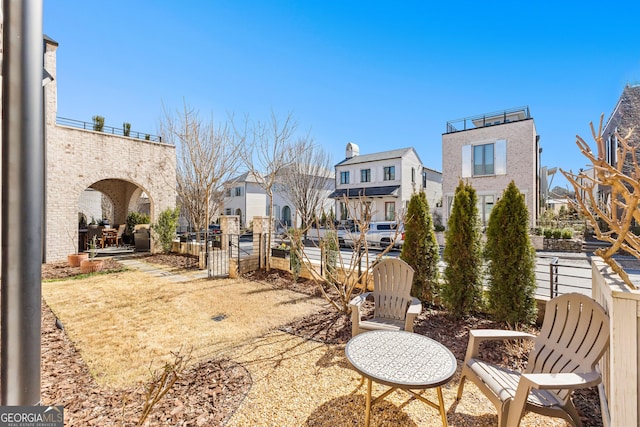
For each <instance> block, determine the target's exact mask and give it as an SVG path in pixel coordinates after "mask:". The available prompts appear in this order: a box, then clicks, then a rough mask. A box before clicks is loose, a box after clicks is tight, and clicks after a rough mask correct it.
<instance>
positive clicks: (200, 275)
mask: <svg viewBox="0 0 640 427" xmlns="http://www.w3.org/2000/svg"><path fill="white" fill-rule="evenodd" d="M118 262H119V263H120V264H122V265H124V266H125V267H127V268H130V269H132V270H139V271H144V272H145V273H149V274H150V275H152V276H155V277H164V278H165V279H167V280H169V281H171V282H174V283H182V282H188V281H191V280H197V279H206V278H207V270H195V271H189V272H186V273H185V272H180V273H177V272H175V271H171V270H165V269H162V268H160V267H158V266H155V265H151V264H148V263H146V262H143V261H140V260H139V259H136V258H120V259H118Z"/></svg>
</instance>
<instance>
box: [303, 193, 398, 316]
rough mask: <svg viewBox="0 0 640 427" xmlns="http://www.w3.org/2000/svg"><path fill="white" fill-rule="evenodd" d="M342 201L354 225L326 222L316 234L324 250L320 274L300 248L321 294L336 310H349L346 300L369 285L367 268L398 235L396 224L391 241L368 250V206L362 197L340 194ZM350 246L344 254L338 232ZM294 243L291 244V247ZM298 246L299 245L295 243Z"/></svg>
mask: <svg viewBox="0 0 640 427" xmlns="http://www.w3.org/2000/svg"><path fill="white" fill-rule="evenodd" d="M343 202H344V204H345V207H346V209H347V210H348V216H349V217H350V218H352V221H353V228H350V229H347V230H338V229H337V228H336V226H335V224H334V223H333V222H329V224H328V225H327V232H326V233H325V235H324V236H323V237H322V239H321V238H320V236H319V231H318V230H316V231H317V232H318V235H317V236H316V237H317V239H318V241H319V242H320V243H319V246H320V250H321V253H322V254H323V260H322V261H321V262H322V263H323V265H324V269H323V273H322V274H320V272H319V271H318V269H317V268H316V267H317V266H316V265H314V261H313V260H311V259H310V258H309V256H308V254H307V253H306V252H305V251H303V250H300V251H299V253H298V254H296V255H297V256H299V257H300V259H301V260H302V263H303V264H304V265H305V267H306V269H307V271H309V273H310V274H311V276H312V278H313V280H314V281H315V282H316V283H317V284H318V285H319V288H320V291H321V293H322V296H323V297H324V298H325V299H326V300H327V301H328V302H329V303H330V304H331V306H333V307H334V308H335V309H336V310H338V311H341V312H343V313H349V312H350V310H351V307H350V306H349V302H350V301H351V299H352V298H353V297H354V296H356V295H357V294H359V293H362V292H364V291H366V289H367V286H368V285H369V268H371V267H373V266H374V265H375V264H376V263H378V262H379V261H380V260H381V259H382V258H383V257H384V256H385V255H387V253H388V252H389V251H390V250H391V249H392V247H393V243H394V242H395V241H396V239H397V238H398V235H399V229H398V228H396V230H395V233H394V236H393V237H392V242H391V244H390V245H388V246H387V247H386V248H384V249H383V250H382V251H381V252H370V251H369V243H368V242H367V232H368V231H369V226H370V224H371V215H372V214H373V212H371V207H370V205H369V203H367V200H366V199H365V198H364V197H358V198H355V199H352V200H349V199H348V198H347V197H346V196H343ZM340 235H342V239H343V240H344V241H345V242H349V243H348V245H349V246H351V248H352V255H351V256H344V254H343V253H342V251H340V249H339V240H340V239H339V236H340ZM293 246H294V245H292V247H293ZM296 246H298V247H300V245H296Z"/></svg>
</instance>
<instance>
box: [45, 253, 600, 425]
mask: <svg viewBox="0 0 640 427" xmlns="http://www.w3.org/2000/svg"><path fill="white" fill-rule="evenodd" d="M142 260H143V261H146V262H150V263H154V264H163V265H168V266H171V267H176V268H185V269H192V268H196V265H197V260H195V258H191V257H186V256H182V255H151V256H148V257H145V258H142ZM121 268H122V267H121V265H120V264H119V263H118V262H117V261H113V260H110V261H108V262H107V263H106V265H105V270H106V271H109V270H111V271H114V270H119V269H121ZM77 274H79V268H75V269H73V268H70V267H65V266H63V265H62V264H59V265H57V264H48V265H44V266H43V269H42V277H43V279H62V278H68V277H71V276H74V275H77ZM247 278H250V279H251V280H256V281H259V282H263V283H265V284H268V285H269V286H273V287H276V288H287V289H290V290H294V291H296V292H302V293H305V294H307V295H318V290H317V288H316V286H315V285H314V284H313V283H311V282H308V281H299V282H294V281H293V280H292V277H291V276H290V275H289V274H287V273H283V272H279V271H275V270H272V272H271V273H269V274H266V273H265V272H264V271H259V272H254V273H252V274H249V275H247ZM501 326H502V325H496V324H494V323H493V322H492V321H490V320H489V319H487V318H484V317H469V318H466V319H464V320H462V321H455V320H452V319H451V318H450V317H448V316H447V314H446V312H444V311H442V310H439V309H437V308H433V307H425V309H424V310H423V311H422V313H421V315H420V316H419V317H418V319H417V321H416V324H415V330H414V331H415V332H416V333H419V334H423V335H425V336H428V337H431V338H433V339H436V340H437V341H439V342H441V343H442V344H443V345H445V346H446V347H448V348H449V349H450V350H451V351H452V352H453V354H454V355H455V356H456V358H457V360H458V362H459V363H462V361H463V360H464V353H465V351H466V347H467V340H468V331H469V330H470V329H475V328H491V327H501ZM280 329H281V330H282V331H284V332H286V333H289V334H292V335H296V336H299V337H302V338H305V339H308V340H314V341H318V342H323V343H331V344H344V343H346V342H347V341H348V340H349V339H350V338H351V322H350V319H349V317H348V316H347V315H345V314H341V313H337V312H336V311H333V310H326V311H323V312H320V313H318V314H316V315H312V316H308V317H306V318H303V319H301V320H299V321H296V322H293V323H291V324H288V325H283V326H282V327H281V328H280ZM483 357H485V358H488V359H490V360H493V361H495V362H498V363H502V364H504V365H506V366H509V367H512V368H522V366H524V365H525V364H526V353H525V351H523V350H521V349H518V348H517V347H515V346H509V347H505V346H503V345H499V344H493V345H491V346H487V347H485V348H484V349H483ZM251 385H252V379H251V376H250V375H249V374H248V372H247V370H246V369H245V368H244V367H243V366H241V365H239V364H237V363H235V362H233V361H231V360H209V361H206V362H203V363H201V364H199V365H197V366H194V367H192V368H190V369H188V370H187V371H186V372H184V374H183V375H182V376H181V377H180V378H179V379H178V381H177V382H176V383H175V384H174V386H173V387H172V389H171V390H170V391H169V393H168V394H167V395H166V396H165V397H164V398H163V399H162V400H160V401H159V402H158V403H157V404H156V405H155V407H154V409H153V411H152V413H151V415H150V416H149V418H148V425H175V426H186V425H207V426H208V425H214V426H216V425H224V424H225V423H226V421H228V420H229V418H230V417H231V416H232V415H233V413H234V412H235V411H236V409H237V408H238V407H239V405H240V404H241V403H242V401H243V399H244V397H245V396H246V395H247V393H248V391H249V389H250V388H251ZM144 393H145V391H144V387H143V386H140V387H136V388H130V389H126V390H110V389H104V388H100V387H99V386H98V385H97V384H96V382H95V380H94V379H93V378H92V377H91V375H90V373H89V370H88V368H87V365H86V364H85V363H84V361H83V360H82V357H81V355H80V354H79V352H78V351H77V350H76V348H75V347H74V345H73V342H71V341H70V340H69V339H68V338H67V337H66V334H65V333H64V330H60V329H57V328H56V326H55V317H54V316H53V314H52V313H51V311H50V310H49V308H48V307H47V306H46V304H44V302H43V306H42V402H43V403H44V404H56V405H64V407H65V425H68V426H87V425H99V426H103V425H134V424H135V422H136V420H137V419H138V417H139V415H140V410H141V402H142V401H143V400H144V399H143V396H144ZM574 401H575V403H576V406H577V407H578V410H579V411H580V413H581V415H582V421H583V423H584V425H585V426H601V425H602V421H601V414H600V402H599V397H598V394H597V390H596V389H590V390H586V391H582V392H580V393H577V394H576V395H575V398H574Z"/></svg>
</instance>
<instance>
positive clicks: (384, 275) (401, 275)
mask: <svg viewBox="0 0 640 427" xmlns="http://www.w3.org/2000/svg"><path fill="white" fill-rule="evenodd" d="M371 274H372V275H373V286H374V287H373V292H365V293H363V294H361V295H358V296H357V297H355V298H353V299H352V300H351V301H350V302H349V305H350V306H351V325H352V326H351V328H352V329H351V334H352V336H356V335H358V334H359V333H360V332H364V331H370V330H375V329H387V330H404V331H407V332H413V322H414V320H415V318H416V317H417V316H418V314H420V311H421V310H422V304H421V303H420V300H419V299H418V298H414V297H412V296H411V283H412V282H413V268H411V266H410V265H409V264H407V263H406V262H404V261H402V260H401V259H385V260H383V261H381V262H380V263H378V264H376V265H375V266H374V267H373V269H372V271H371ZM368 297H372V298H373V301H374V304H375V305H374V315H373V318H372V319H367V320H363V319H362V304H363V303H364V302H365V300H366V299H367V298H368Z"/></svg>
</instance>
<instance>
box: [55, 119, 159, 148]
mask: <svg viewBox="0 0 640 427" xmlns="http://www.w3.org/2000/svg"><path fill="white" fill-rule="evenodd" d="M56 124H58V125H62V126H69V127H72V128H76V129H84V130H92V131H96V132H102V133H108V134H110V135H118V136H125V137H129V138H134V139H140V140H143V141H150V142H162V137H161V136H159V135H152V134H150V133H144V132H138V131H134V130H129V131H125V129H124V127H122V128H115V127H111V126H102V128H101V129H98V128H97V126H96V124H95V123H93V122H83V121H80V120H74V119H67V118H64V117H56Z"/></svg>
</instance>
